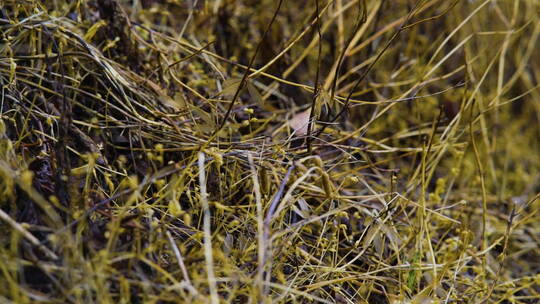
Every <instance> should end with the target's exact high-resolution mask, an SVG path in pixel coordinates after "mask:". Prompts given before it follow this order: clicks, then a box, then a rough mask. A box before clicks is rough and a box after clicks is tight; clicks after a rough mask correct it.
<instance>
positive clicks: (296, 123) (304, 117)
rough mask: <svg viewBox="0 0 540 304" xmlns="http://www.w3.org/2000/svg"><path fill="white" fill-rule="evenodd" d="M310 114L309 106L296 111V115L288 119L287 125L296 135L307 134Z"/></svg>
mask: <svg viewBox="0 0 540 304" xmlns="http://www.w3.org/2000/svg"><path fill="white" fill-rule="evenodd" d="M310 115H311V108H310V109H307V110H305V111H302V112H300V113H296V115H294V116H293V118H291V120H289V125H290V126H291V128H292V129H293V130H294V133H295V134H296V136H303V135H306V134H307V131H308V124H309V117H310Z"/></svg>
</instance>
